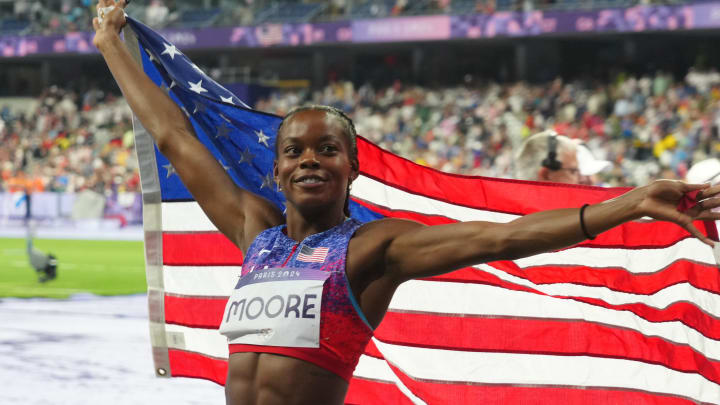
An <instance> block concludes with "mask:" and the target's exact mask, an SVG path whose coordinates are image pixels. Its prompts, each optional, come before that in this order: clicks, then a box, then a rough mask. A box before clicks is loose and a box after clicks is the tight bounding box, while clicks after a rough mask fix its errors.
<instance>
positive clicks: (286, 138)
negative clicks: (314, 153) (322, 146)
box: [281, 134, 340, 144]
mask: <svg viewBox="0 0 720 405" xmlns="http://www.w3.org/2000/svg"><path fill="white" fill-rule="evenodd" d="M300 138H301V136H300V135H298V136H293V135H289V136H288V135H286V136H284V137H283V139H282V142H281V143H282V144H285V143H288V142H293V141H296V140H298V139H300ZM339 139H340V137H339V136H337V135H331V134H326V135H323V136H321V137H320V140H319V141H320V142H325V141H328V140H339Z"/></svg>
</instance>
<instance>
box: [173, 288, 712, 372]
mask: <svg viewBox="0 0 720 405" xmlns="http://www.w3.org/2000/svg"><path fill="white" fill-rule="evenodd" d="M226 301H227V299H220V298H193V297H176V296H167V295H166V297H165V319H166V322H167V323H173V324H179V325H183V326H190V327H200V328H207V329H217V328H218V327H219V325H220V319H221V318H222V315H223V311H224V308H225V302H226ZM201 309H204V310H201ZM438 330H441V331H443V333H436V332H437V331H438ZM433 331H434V332H435V333H432V332H433ZM375 336H376V337H377V338H378V339H380V340H382V341H385V342H388V343H393V344H404V345H410V346H420V347H435V348H442V349H449V350H477V351H490V352H503V351H507V352H515V353H536V354H564V355H589V356H598V357H611V358H626V359H631V360H638V361H643V362H645V363H650V364H662V365H665V366H667V367H668V368H671V369H674V370H678V371H686V372H698V373H700V374H702V375H704V376H705V377H706V378H708V379H710V380H712V381H715V382H717V383H720V362H718V361H717V360H708V359H707V358H705V357H703V355H702V354H701V353H697V352H696V351H695V350H693V349H692V348H690V347H688V346H686V345H680V344H675V343H672V342H668V341H665V340H663V339H660V338H657V337H647V336H644V335H642V334H641V333H640V332H637V331H634V330H630V329H624V328H619V327H613V326H608V325H602V324H597V323H592V322H586V321H574V320H570V321H566V320H559V319H556V320H543V319H532V318H527V319H508V318H484V317H481V316H451V315H440V314H413V313H398V312H392V311H391V312H388V313H387V315H386V316H385V319H384V320H383V322H382V323H381V324H380V326H379V327H378V329H377V330H376V332H375ZM568 336H572V337H573V339H568V338H567V337H568ZM508 337H512V339H509V338H508ZM580 338H582V339H580ZM365 354H367V355H369V356H372V357H375V358H380V359H382V358H383V356H382V354H381V353H380V351H378V350H377V348H376V347H375V344H374V343H372V341H371V342H370V343H368V346H367V347H366V348H365Z"/></svg>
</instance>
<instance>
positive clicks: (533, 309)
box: [390, 280, 720, 359]
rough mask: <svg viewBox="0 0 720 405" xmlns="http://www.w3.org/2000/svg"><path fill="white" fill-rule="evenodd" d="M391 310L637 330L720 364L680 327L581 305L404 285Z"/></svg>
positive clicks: (714, 349) (487, 290)
mask: <svg viewBox="0 0 720 405" xmlns="http://www.w3.org/2000/svg"><path fill="white" fill-rule="evenodd" d="M390 310H395V311H422V312H427V313H435V314H443V313H445V314H466V315H484V316H505V317H518V318H539V319H568V320H576V319H584V320H587V321H590V322H597V323H601V324H607V325H613V326H619V327H624V328H627V329H630V330H636V331H638V332H640V333H642V334H644V335H646V336H658V337H661V338H664V339H666V340H668V341H671V342H675V343H680V344H687V345H689V346H690V347H692V348H694V349H695V350H697V351H699V352H702V353H704V355H705V356H707V357H708V358H711V359H720V341H717V340H713V339H710V338H707V337H705V336H703V335H702V334H700V333H699V332H698V331H696V330H695V329H692V328H690V327H688V326H686V325H684V324H683V323H681V322H677V321H675V322H649V321H646V320H645V319H642V318H640V317H639V316H637V315H635V314H633V313H632V312H629V311H615V310H612V309H607V308H603V307H599V306H595V305H590V304H586V303H582V302H578V301H570V300H567V299H561V298H553V297H548V296H544V295H540V294H533V293H527V292H523V291H514V290H508V289H504V288H500V287H495V286H489V285H483V284H463V283H448V282H439V281H423V280H411V281H407V282H405V283H403V284H402V285H401V286H400V287H399V288H398V289H397V291H396V292H395V295H394V296H393V299H392V301H391V302H390Z"/></svg>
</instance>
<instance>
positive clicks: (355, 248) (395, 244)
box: [93, 0, 720, 405]
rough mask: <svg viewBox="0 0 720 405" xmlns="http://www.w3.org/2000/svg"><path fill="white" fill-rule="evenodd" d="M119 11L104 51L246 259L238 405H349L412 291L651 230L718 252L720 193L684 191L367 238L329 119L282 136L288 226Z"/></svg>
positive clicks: (321, 110) (101, 45)
mask: <svg viewBox="0 0 720 405" xmlns="http://www.w3.org/2000/svg"><path fill="white" fill-rule="evenodd" d="M109 6H116V9H115V10H113V11H111V12H108V13H107V14H105V15H104V20H103V22H102V23H99V22H98V20H97V19H95V20H94V21H93V26H94V28H95V30H96V35H95V39H94V44H95V45H96V46H97V48H98V49H99V50H100V52H101V53H102V55H103V57H104V58H105V61H106V63H107V65H108V67H109V68H110V70H111V72H112V74H113V76H114V77H115V80H116V81H117V83H118V85H119V86H120V88H121V90H122V92H123V94H124V95H125V98H126V99H127V101H128V103H129V105H130V107H131V108H132V110H133V111H134V112H135V114H136V115H137V116H138V117H139V119H140V121H141V122H142V124H143V126H144V127H145V128H146V129H147V130H148V131H149V132H150V134H151V135H152V136H153V138H154V140H155V142H156V143H157V145H158V147H159V149H160V151H161V152H162V153H163V154H164V155H165V156H166V157H167V158H168V159H169V160H170V162H171V163H172V165H173V166H174V167H175V169H176V170H177V173H178V174H179V175H180V177H181V178H182V181H183V183H184V184H185V185H186V186H187V188H188V189H189V190H190V192H191V193H192V195H193V196H194V197H195V199H196V200H197V202H198V203H199V204H200V206H201V207H202V209H203V210H204V211H205V213H206V214H207V216H208V217H209V218H210V220H212V222H213V223H214V224H215V225H216V226H217V228H218V229H219V230H220V231H221V232H222V233H223V234H224V235H225V236H227V237H228V238H229V239H230V240H231V241H232V242H233V243H234V244H235V245H236V246H238V247H239V248H240V249H241V250H242V252H243V253H244V255H245V263H244V265H243V277H241V279H240V282H239V283H238V286H236V289H235V292H234V293H233V296H232V297H231V298H230V300H229V301H228V306H227V308H226V311H225V314H224V316H223V326H221V332H222V333H224V334H225V335H226V336H228V340H229V342H230V353H231V354H230V358H229V367H228V375H227V383H226V391H225V392H226V398H227V403H228V404H263V405H271V404H283V405H286V404H342V403H343V399H344V397H345V393H346V391H347V388H348V379H349V376H350V374H351V373H352V370H353V368H354V367H355V364H356V362H357V360H358V357H359V356H360V353H362V350H363V348H364V344H365V343H367V340H368V339H369V338H370V335H371V333H372V330H371V328H374V327H376V326H377V325H378V324H379V323H380V321H381V320H382V319H383V316H384V315H385V312H386V310H387V307H388V304H389V302H390V299H391V297H392V296H393V293H394V291H395V290H396V288H397V287H398V286H399V285H400V284H401V283H403V282H404V281H406V280H410V279H414V278H420V277H430V276H433V275H438V274H443V273H446V272H449V271H452V270H454V269H458V268H462V267H465V266H469V265H473V264H477V263H482V262H488V261H493V260H507V259H517V258H521V257H525V256H530V255H534V254H538V253H542V252H548V251H553V250H557V249H561V248H565V247H568V246H572V245H574V244H576V243H578V242H581V241H583V240H585V239H586V235H588V236H589V235H597V234H599V233H601V232H604V231H606V230H608V229H610V228H612V227H614V226H617V225H619V224H622V223H624V222H627V221H631V220H634V219H638V218H641V217H644V216H648V217H652V218H655V219H658V220H665V221H671V222H674V223H676V224H678V225H680V226H682V227H683V228H685V229H686V230H687V231H688V232H690V233H691V234H692V235H694V236H695V237H697V238H699V239H701V240H702V241H703V242H705V243H706V244H708V245H710V246H712V245H713V242H712V241H711V240H710V239H708V238H707V237H706V236H704V235H702V234H701V233H700V232H699V231H698V230H697V229H696V228H695V227H694V226H693V224H692V221H693V220H705V219H707V220H717V219H720V214H716V213H713V212H711V209H712V208H715V207H718V206H720V198H716V197H715V196H716V195H717V193H718V192H719V191H720V186H716V187H709V186H708V185H693V184H686V183H684V182H680V181H670V180H659V181H655V182H653V183H652V184H650V185H648V186H643V187H638V188H635V189H633V190H631V191H629V192H627V193H625V194H623V195H622V196H620V197H617V198H615V199H612V200H609V201H605V202H602V203H599V204H595V205H591V206H588V207H586V209H585V210H584V212H583V211H582V210H578V209H577V208H570V209H558V210H551V211H545V212H538V213H534V214H531V215H526V216H524V217H521V218H518V219H516V220H514V221H512V222H509V223H502V224H501V223H489V222H479V221H478V222H462V223H455V224H449V225H440V226H425V225H422V224H419V223H416V222H412V221H407V220H401V219H393V218H386V219H381V220H377V221H373V222H370V223H366V224H359V223H357V222H356V221H354V220H351V219H347V211H346V204H347V199H348V195H349V188H350V185H351V184H352V182H353V180H355V178H357V176H358V169H359V162H358V158H357V149H356V144H355V130H354V127H353V124H352V122H351V121H350V120H349V119H348V118H347V117H345V116H344V114H342V113H340V112H339V111H337V110H334V109H331V108H326V107H310V108H305V109H301V110H299V111H296V112H294V113H291V114H289V115H288V116H286V117H285V118H284V120H283V122H282V124H281V127H280V128H279V129H278V133H277V143H276V146H275V151H276V160H275V163H274V178H275V181H276V182H277V184H278V186H279V187H280V189H281V190H282V192H283V193H284V195H285V198H286V199H287V212H286V215H285V216H283V214H282V213H281V212H279V211H278V210H277V209H276V208H275V206H273V205H272V204H271V203H270V202H268V201H266V200H265V199H263V198H261V197H259V196H257V195H254V194H251V193H249V192H247V191H245V190H243V189H241V188H239V187H237V186H236V185H235V184H234V183H233V181H232V180H231V178H230V177H229V176H228V175H227V174H226V173H225V170H224V169H223V168H222V167H221V166H220V165H219V164H218V162H217V161H216V160H215V159H214V158H213V156H212V155H211V154H210V152H209V151H208V150H207V149H206V148H205V147H204V146H203V145H202V144H201V143H200V142H199V141H198V140H197V139H196V138H195V136H194V132H193V128H192V126H191V124H190V122H189V121H188V119H187V118H186V117H185V115H184V114H183V113H182V111H181V110H180V109H179V108H178V107H177V106H176V105H175V104H174V103H173V101H172V100H171V99H170V98H169V97H168V96H167V95H166V94H165V93H164V92H163V91H162V90H160V89H159V88H158V87H156V86H155V85H154V84H153V83H152V82H151V81H150V79H149V78H148V77H147V76H146V75H145V74H144V73H143V71H142V70H141V68H140V67H139V66H138V65H137V64H136V63H135V62H134V61H133V59H132V57H131V55H130V53H129V52H128V51H127V50H126V48H125V47H124V45H123V43H122V42H121V40H120V38H119V36H118V32H119V30H120V29H121V28H122V26H123V25H124V24H125V18H124V16H123V13H122V12H121V11H122V10H120V9H119V8H122V7H124V6H125V3H124V2H122V1H120V2H115V1H113V0H100V2H99V4H98V8H99V9H100V8H101V7H109ZM695 190H698V191H699V193H698V194H697V197H696V199H697V201H699V203H698V204H697V205H695V206H694V207H693V208H691V209H689V210H687V211H685V212H681V211H679V210H678V209H677V208H676V207H677V206H678V203H679V202H680V201H681V199H682V198H683V196H684V195H685V194H686V193H688V192H691V191H695ZM276 277H277V278H276ZM279 279H283V280H291V279H292V280H293V282H291V283H287V282H283V281H277V280H279ZM318 280H319V281H318ZM245 292H247V293H245ZM243 294H244V295H243ZM263 294H265V295H263ZM263 297H264V298H263ZM263 305H265V306H263ZM263 308H264V309H263ZM246 321H247V324H245V323H243V322H246ZM258 322H259V323H258ZM263 322H265V323H263ZM247 325H250V326H247ZM263 325H265V326H263ZM287 325H291V326H289V327H288V326H287ZM275 331H278V333H275Z"/></svg>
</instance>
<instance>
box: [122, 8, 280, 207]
mask: <svg viewBox="0 0 720 405" xmlns="http://www.w3.org/2000/svg"><path fill="white" fill-rule="evenodd" d="M127 21H128V24H129V25H130V27H131V28H132V30H133V31H134V32H135V35H136V36H137V38H138V42H139V46H140V49H141V56H142V63H143V69H144V71H145V73H146V74H147V75H148V76H149V77H150V78H151V79H152V80H153V82H154V83H155V84H157V85H158V86H159V87H160V88H162V89H163V91H165V92H166V93H167V94H168V95H169V96H170V97H171V98H172V99H173V100H174V101H175V102H176V103H177V104H178V105H179V106H180V107H181V109H182V110H183V112H184V113H185V114H186V115H187V116H188V118H190V122H191V123H192V125H193V127H194V128H195V133H196V134H197V136H198V139H200V141H201V142H202V143H203V144H204V145H205V146H206V147H207V148H208V149H209V150H210V151H211V152H212V154H213V155H214V156H215V157H216V158H218V161H219V162H220V164H221V165H222V166H223V167H224V168H225V170H226V171H227V172H228V174H230V177H232V179H233V180H234V181H235V183H237V184H238V185H240V186H241V187H243V188H245V189H246V190H249V191H252V192H253V193H256V194H260V195H262V196H263V197H265V198H267V199H268V200H270V201H272V202H273V203H274V204H275V205H276V206H277V207H278V209H280V210H281V211H282V210H284V201H285V199H284V197H283V195H282V193H279V192H277V190H276V189H275V182H274V181H273V175H272V167H273V165H272V163H273V156H274V145H275V132H276V129H277V127H278V125H279V124H280V121H281V118H280V117H277V116H275V115H272V114H265V113H262V112H258V111H254V110H251V109H250V108H249V107H248V106H247V105H246V104H245V103H243V102H242V101H241V100H239V99H238V98H237V97H235V95H233V94H232V93H231V92H230V91H229V90H227V89H225V88H224V87H223V86H221V85H220V84H218V83H217V82H215V81H214V80H212V79H211V78H210V77H209V76H207V75H206V74H205V73H204V72H203V71H202V70H201V69H200V68H199V67H198V66H197V65H195V64H194V63H192V62H191V61H190V59H188V58H187V57H186V56H185V55H184V54H183V53H182V52H180V51H179V50H178V49H177V48H176V47H175V46H174V45H172V44H171V43H170V42H168V41H167V40H165V39H164V38H163V37H162V36H160V35H159V34H158V33H156V32H154V31H153V30H151V29H150V28H148V27H147V26H145V25H144V24H142V23H140V22H138V21H137V20H134V19H132V18H128V19H127ZM155 155H156V158H157V165H158V170H159V178H160V187H161V194H162V200H163V201H183V200H192V199H193V198H192V196H191V195H190V193H189V192H188V191H187V189H186V188H185V186H184V185H183V184H182V182H181V181H180V178H179V177H178V175H177V173H176V172H175V168H173V167H172V165H171V164H170V162H169V161H168V160H167V158H165V156H163V155H162V154H161V153H160V151H159V150H158V149H157V147H156V148H155Z"/></svg>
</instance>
